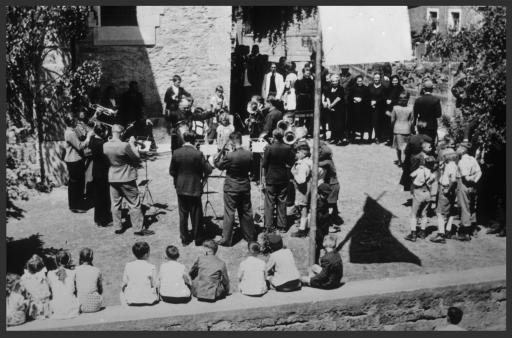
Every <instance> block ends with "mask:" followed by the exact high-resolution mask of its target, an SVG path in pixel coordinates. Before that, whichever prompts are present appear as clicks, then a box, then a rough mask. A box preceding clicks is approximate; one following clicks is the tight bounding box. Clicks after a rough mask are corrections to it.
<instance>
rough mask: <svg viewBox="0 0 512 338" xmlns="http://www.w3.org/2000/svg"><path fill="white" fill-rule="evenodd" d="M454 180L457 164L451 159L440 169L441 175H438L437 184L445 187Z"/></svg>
mask: <svg viewBox="0 0 512 338" xmlns="http://www.w3.org/2000/svg"><path fill="white" fill-rule="evenodd" d="M456 180H457V164H455V162H453V161H450V162H448V163H445V165H444V168H443V169H442V171H441V176H440V177H439V184H441V185H442V186H445V187H446V186H449V185H450V184H452V183H455V181H456Z"/></svg>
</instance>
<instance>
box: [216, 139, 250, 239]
mask: <svg viewBox="0 0 512 338" xmlns="http://www.w3.org/2000/svg"><path fill="white" fill-rule="evenodd" d="M229 140H230V142H231V143H228V144H227V145H226V147H224V149H223V150H222V151H221V152H220V154H219V156H217V157H216V158H215V161H214V162H215V166H216V167H217V168H219V169H220V170H226V179H225V180H224V226H223V230H222V239H221V240H220V241H219V243H218V244H219V245H223V246H231V244H232V234H233V223H234V222H235V210H238V219H239V220H240V225H241V228H242V233H243V236H244V239H245V240H246V241H247V242H248V243H250V242H252V241H255V240H256V231H255V229H254V221H253V216H252V204H251V182H250V181H249V172H250V171H251V170H252V166H253V155H252V152H251V151H249V150H246V149H244V148H242V134H241V133H240V132H237V131H236V132H233V133H231V135H230V136H229ZM229 148H231V149H229Z"/></svg>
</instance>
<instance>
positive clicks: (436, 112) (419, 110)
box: [413, 94, 441, 130]
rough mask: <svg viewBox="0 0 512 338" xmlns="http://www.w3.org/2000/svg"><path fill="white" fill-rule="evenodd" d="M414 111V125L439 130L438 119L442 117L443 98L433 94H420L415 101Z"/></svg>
mask: <svg viewBox="0 0 512 338" xmlns="http://www.w3.org/2000/svg"><path fill="white" fill-rule="evenodd" d="M413 113H414V123H413V125H417V126H418V128H420V129H427V130H437V119H438V118H440V117H441V100H439V98H438V97H436V96H434V95H432V94H425V95H423V96H420V97H419V98H417V99H416V101H415V102H414V108H413ZM421 124H423V126H421Z"/></svg>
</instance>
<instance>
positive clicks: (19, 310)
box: [5, 273, 29, 326]
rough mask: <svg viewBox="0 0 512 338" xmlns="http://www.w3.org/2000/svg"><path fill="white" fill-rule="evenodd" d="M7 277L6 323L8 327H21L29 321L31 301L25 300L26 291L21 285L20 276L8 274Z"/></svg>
mask: <svg viewBox="0 0 512 338" xmlns="http://www.w3.org/2000/svg"><path fill="white" fill-rule="evenodd" d="M6 277H7V278H6V280H7V281H6V285H5V286H6V290H7V298H6V299H5V303H6V307H7V310H6V312H5V315H6V323H7V326H16V325H21V324H23V323H25V322H26V321H27V312H28V305H29V301H28V299H26V298H25V290H24V289H23V286H22V285H21V279H20V276H18V275H17V274H14V273H8V274H7V276H6Z"/></svg>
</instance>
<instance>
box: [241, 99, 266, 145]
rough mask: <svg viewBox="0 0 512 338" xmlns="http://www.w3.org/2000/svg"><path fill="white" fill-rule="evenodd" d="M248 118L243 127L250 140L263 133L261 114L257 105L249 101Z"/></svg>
mask: <svg viewBox="0 0 512 338" xmlns="http://www.w3.org/2000/svg"><path fill="white" fill-rule="evenodd" d="M247 113H249V117H248V118H246V119H245V125H246V126H247V131H248V132H249V137H250V138H258V137H259V136H260V135H261V133H262V131H263V114H262V113H261V111H260V110H259V109H258V103H256V102H254V101H249V102H248V104H247Z"/></svg>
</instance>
